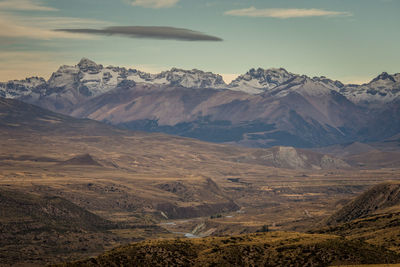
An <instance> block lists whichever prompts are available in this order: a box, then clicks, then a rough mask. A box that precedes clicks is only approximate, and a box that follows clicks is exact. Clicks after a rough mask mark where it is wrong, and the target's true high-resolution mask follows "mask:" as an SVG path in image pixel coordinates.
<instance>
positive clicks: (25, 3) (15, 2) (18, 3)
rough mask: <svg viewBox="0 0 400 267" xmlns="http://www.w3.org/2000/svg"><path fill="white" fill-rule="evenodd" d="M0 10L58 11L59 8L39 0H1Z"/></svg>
mask: <svg viewBox="0 0 400 267" xmlns="http://www.w3.org/2000/svg"><path fill="white" fill-rule="evenodd" d="M0 10H32V11H57V10H58V9H56V8H53V7H49V6H45V5H44V4H43V3H42V2H40V1H37V0H36V1H35V0H3V1H0Z"/></svg>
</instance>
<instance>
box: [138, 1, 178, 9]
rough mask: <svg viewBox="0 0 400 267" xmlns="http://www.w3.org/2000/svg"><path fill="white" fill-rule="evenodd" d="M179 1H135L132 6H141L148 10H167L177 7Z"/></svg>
mask: <svg viewBox="0 0 400 267" xmlns="http://www.w3.org/2000/svg"><path fill="white" fill-rule="evenodd" d="M178 2H179V0H133V1H131V5H132V6H141V7H148V8H167V7H173V6H175V5H176V4H177V3H178Z"/></svg>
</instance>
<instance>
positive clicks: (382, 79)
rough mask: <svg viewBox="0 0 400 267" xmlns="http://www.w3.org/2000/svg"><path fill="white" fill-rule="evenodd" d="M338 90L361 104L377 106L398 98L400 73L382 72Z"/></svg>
mask: <svg viewBox="0 0 400 267" xmlns="http://www.w3.org/2000/svg"><path fill="white" fill-rule="evenodd" d="M339 92H340V93H341V94H343V95H344V96H346V97H347V98H348V99H349V100H350V101H352V102H354V103H356V104H359V105H363V106H371V105H372V106H377V105H378V106H379V105H382V104H387V103H389V102H392V101H395V100H399V99H400V73H397V74H394V75H390V74H388V73H386V72H383V73H382V74H380V75H379V76H377V77H376V78H375V79H373V80H372V81H371V82H369V83H366V84H363V85H347V86H344V87H342V88H340V90H339Z"/></svg>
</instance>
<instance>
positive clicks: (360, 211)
mask: <svg viewBox="0 0 400 267" xmlns="http://www.w3.org/2000/svg"><path fill="white" fill-rule="evenodd" d="M399 208H400V183H394V182H392V183H383V184H379V185H376V186H374V187H372V188H371V189H370V190H368V191H366V192H365V193H363V194H361V195H360V196H358V197H357V198H355V199H354V200H353V201H351V202H350V203H349V204H347V205H346V206H344V207H343V208H342V209H341V210H339V211H337V212H336V213H335V214H333V215H332V216H331V217H330V218H329V219H328V220H327V222H326V223H327V225H335V224H338V223H344V222H349V221H352V220H355V219H359V218H363V217H368V216H371V215H373V214H379V213H383V212H384V211H385V209H397V210H398V209H399Z"/></svg>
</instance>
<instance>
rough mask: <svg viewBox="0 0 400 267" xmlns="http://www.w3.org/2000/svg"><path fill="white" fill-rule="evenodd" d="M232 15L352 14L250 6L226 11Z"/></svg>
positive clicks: (296, 15) (273, 16)
mask: <svg viewBox="0 0 400 267" xmlns="http://www.w3.org/2000/svg"><path fill="white" fill-rule="evenodd" d="M224 14H225V15H230V16H240V17H269V18H278V19H288V18H304V17H324V16H329V17H333V16H351V15H352V14H351V13H349V12H339V11H329V10H323V9H315V8H311V9H301V8H267V9H257V8H255V7H253V6H252V7H249V8H244V9H234V10H229V11H226V12H225V13H224Z"/></svg>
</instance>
